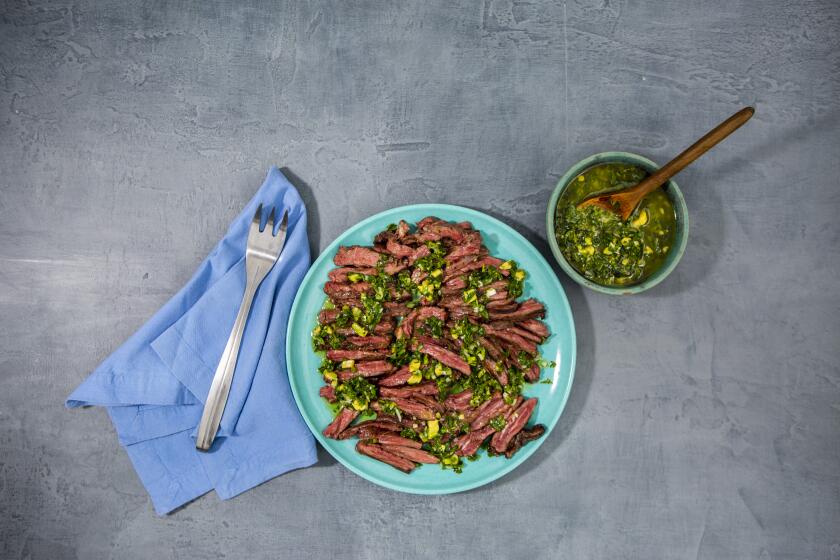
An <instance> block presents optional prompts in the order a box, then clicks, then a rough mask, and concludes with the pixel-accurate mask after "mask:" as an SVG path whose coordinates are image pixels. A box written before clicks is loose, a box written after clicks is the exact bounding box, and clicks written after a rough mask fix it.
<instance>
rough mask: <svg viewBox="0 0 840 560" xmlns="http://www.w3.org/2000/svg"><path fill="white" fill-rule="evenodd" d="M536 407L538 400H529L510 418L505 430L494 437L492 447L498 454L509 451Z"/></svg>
mask: <svg viewBox="0 0 840 560" xmlns="http://www.w3.org/2000/svg"><path fill="white" fill-rule="evenodd" d="M536 406H537V399H528V400H527V401H525V402H523V403H522V405H521V406H520V407H519V408H517V409H516V410H515V411H514V412H513V414H511V415H510V416H509V417H508V419H507V424H505V428H504V429H503V430H502V431H501V432H498V433H496V434H494V435H493V441H492V442H491V445H492V446H493V450H494V451H495V452H496V453H504V452H505V451H506V450H507V448H508V445H510V441H511V440H512V439H513V436H515V435H516V434H518V433H519V432H520V431H521V430H522V428H524V427H525V424H527V423H528V419H529V418H530V417H531V413H533V412H534V408H535V407H536Z"/></svg>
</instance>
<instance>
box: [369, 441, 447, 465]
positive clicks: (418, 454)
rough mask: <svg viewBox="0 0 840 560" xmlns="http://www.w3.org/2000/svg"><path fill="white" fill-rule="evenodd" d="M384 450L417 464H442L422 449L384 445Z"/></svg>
mask: <svg viewBox="0 0 840 560" xmlns="http://www.w3.org/2000/svg"><path fill="white" fill-rule="evenodd" d="M409 441H411V440H409ZM380 442H381V440H380ZM383 448H384V449H387V450H388V451H390V452H391V453H393V454H394V455H399V456H400V457H402V458H404V459H408V460H409V461H414V462H415V463H427V464H435V463H439V462H440V460H439V459H438V458H437V457H435V456H434V455H432V454H431V453H427V452H425V451H423V450H422V449H417V448H414V447H404V446H401V445H388V444H383Z"/></svg>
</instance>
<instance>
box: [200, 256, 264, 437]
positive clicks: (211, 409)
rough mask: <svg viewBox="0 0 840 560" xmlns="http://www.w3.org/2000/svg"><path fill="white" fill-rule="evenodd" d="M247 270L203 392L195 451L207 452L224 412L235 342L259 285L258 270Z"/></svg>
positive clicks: (235, 355) (236, 349)
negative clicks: (235, 309) (226, 335)
mask: <svg viewBox="0 0 840 560" xmlns="http://www.w3.org/2000/svg"><path fill="white" fill-rule="evenodd" d="M254 268H255V269H254V270H249V271H248V279H247V282H246V284H245V294H244V295H243V296H242V303H241V304H240V306H239V312H238V313H237V314H236V320H235V321H234V322H233V329H232V330H231V332H230V338H228V341H227V344H226V345H225V351H224V352H223V353H222V358H221V360H219V365H218V366H217V367H216V373H215V374H214V375H213V383H212V384H211V385H210V392H209V393H208V394H207V401H206V402H205V403H204V412H202V413H201V422H200V423H199V425H198V436H197V437H196V440H195V448H196V449H198V450H199V451H209V450H210V447H211V446H212V445H213V440H214V439H216V432H217V431H218V430H219V423H220V422H221V420H222V413H223V412H224V411H225V405H226V404H227V399H228V393H230V385H231V382H232V381H233V372H234V371H235V370H236V360H237V358H238V357H239V345H240V344H241V342H242V333H243V332H245V324H246V323H247V321H248V314H249V313H250V311H251V303H252V302H253V301H254V294H255V293H256V292H257V287H258V286H259V284H260V280H261V278H260V276H261V274H260V273H261V272H262V271H261V270H259V267H254Z"/></svg>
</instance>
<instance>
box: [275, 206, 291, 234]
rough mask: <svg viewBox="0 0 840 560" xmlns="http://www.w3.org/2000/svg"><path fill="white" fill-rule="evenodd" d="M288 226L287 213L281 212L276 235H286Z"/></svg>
mask: <svg viewBox="0 0 840 560" xmlns="http://www.w3.org/2000/svg"><path fill="white" fill-rule="evenodd" d="M288 225H289V211H288V210H284V211H283V219H282V220H280V227H279V228H277V235H283V236H285V235H286V226H288Z"/></svg>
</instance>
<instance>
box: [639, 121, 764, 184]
mask: <svg viewBox="0 0 840 560" xmlns="http://www.w3.org/2000/svg"><path fill="white" fill-rule="evenodd" d="M754 113H755V109H753V108H752V107H744V108H743V109H741V110H740V111H738V112H737V113H735V114H734V115H732V116H731V117H729V118H728V119H726V120H725V121H723V122H722V123H720V124H719V125H717V126H716V127H715V128H713V129H712V130H710V131H709V132H707V133H706V134H705V136H703V137H702V138H700V140H698V141H697V142H695V143H694V144H692V145H691V146H689V147H688V148H686V149H685V150H684V151H683V152H682V153H681V154H680V155H678V156H677V157H675V158H674V159H672V160H671V161H669V162H668V163H666V164H665V165H663V166H662V167H661V168H660V169H659V170H658V171H656V172H655V173H654V174H653V175H649V176H648V177H647V178H646V179H644V180H642V181H641V182H640V183H639V184H638V185H636V188H635V189H633V190H634V191H635V192H636V193H637V195H638V196H639V199H641V198H643V197H644V196H645V195H647V194H649V193H651V192H653V191H655V190H656V189H657V188H659V187H660V186H661V185H662V184H663V183H664V182H665V181H667V180H668V179H670V178H671V177H673V176H674V175H676V174H677V173H679V172H680V171H682V170H683V169H685V167H686V166H687V165H688V164H690V163H691V162H693V161H694V160H696V159H697V158H699V157H700V156H702V155H703V154H705V153H706V152H708V151H709V150H711V149H712V148H713V147H714V146H716V145H717V144H718V143H719V142H720V141H721V140H723V139H724V138H726V137H727V136H729V135H730V134H732V133H733V132H735V131H736V130H738V128H740V127H741V125H743V124H744V123H745V122H747V121H748V120H750V117H752V116H753V114H754Z"/></svg>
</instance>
